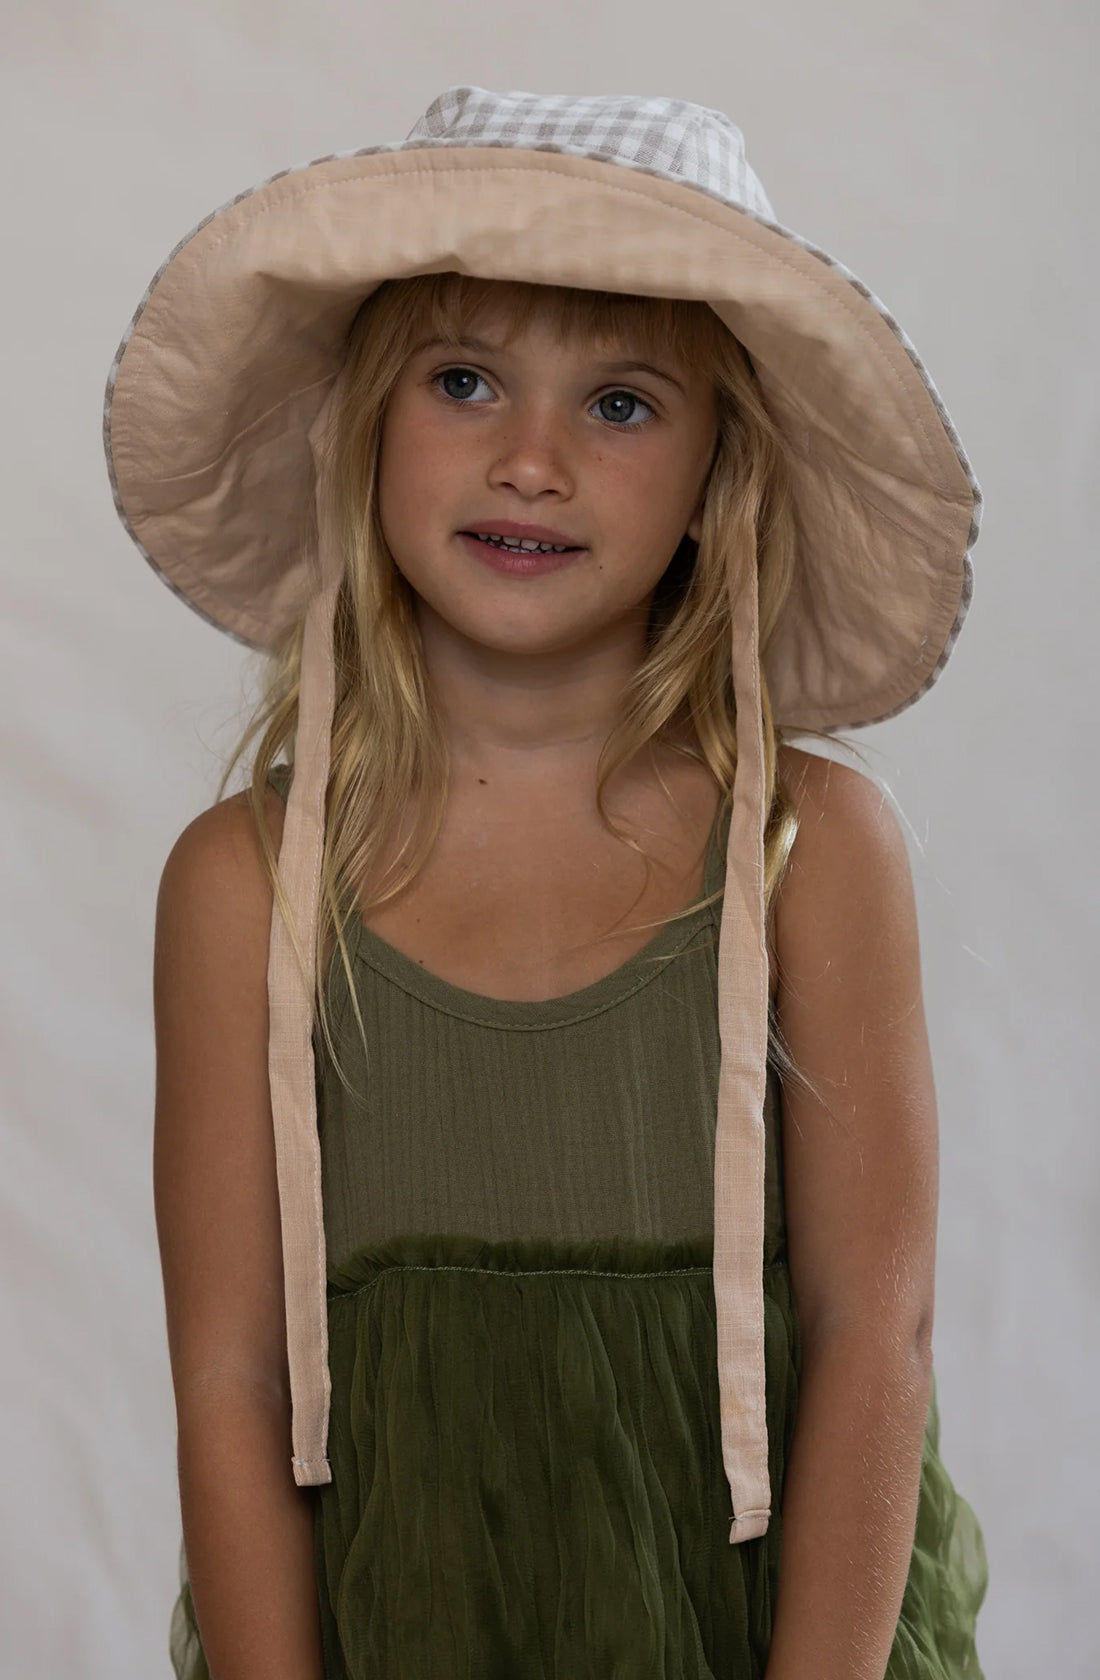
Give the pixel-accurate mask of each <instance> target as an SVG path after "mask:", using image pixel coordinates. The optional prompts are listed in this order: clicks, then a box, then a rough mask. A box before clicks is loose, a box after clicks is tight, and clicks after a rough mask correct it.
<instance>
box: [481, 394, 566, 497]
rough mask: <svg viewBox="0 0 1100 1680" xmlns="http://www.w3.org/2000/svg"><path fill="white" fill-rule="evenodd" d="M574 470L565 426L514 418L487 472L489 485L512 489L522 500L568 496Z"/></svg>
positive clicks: (545, 418) (539, 418)
mask: <svg viewBox="0 0 1100 1680" xmlns="http://www.w3.org/2000/svg"><path fill="white" fill-rule="evenodd" d="M573 480H574V467H573V465H572V451H571V448H570V444H569V439H568V436H567V432H566V427H565V423H564V422H562V421H560V420H555V419H553V418H552V417H548V416H547V415H545V414H541V415H538V416H532V417H531V418H530V419H527V420H523V419H518V418H513V419H512V420H510V422H509V424H508V426H507V427H506V428H505V429H504V430H503V431H502V434H501V436H500V438H499V439H498V440H497V453H496V454H495V456H494V458H493V465H492V467H491V468H490V472H489V481H490V483H491V484H494V485H499V486H501V487H503V488H507V487H509V486H511V487H512V488H513V489H515V490H518V491H520V492H521V493H522V494H523V495H524V496H535V495H538V494H540V493H541V492H543V491H545V490H556V491H557V492H558V494H559V495H569V494H570V493H571V492H572V490H573Z"/></svg>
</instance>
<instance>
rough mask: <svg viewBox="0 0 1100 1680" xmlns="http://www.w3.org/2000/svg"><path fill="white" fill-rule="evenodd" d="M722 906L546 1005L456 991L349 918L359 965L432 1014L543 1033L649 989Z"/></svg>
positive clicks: (725, 822) (722, 830)
mask: <svg viewBox="0 0 1100 1680" xmlns="http://www.w3.org/2000/svg"><path fill="white" fill-rule="evenodd" d="M729 814H730V802H729V799H728V797H725V798H722V799H720V800H719V804H718V810H717V812H716V814H715V819H714V822H713V824H712V826H711V831H710V838H709V841H708V844H707V860H706V867H705V871H704V885H703V893H702V895H701V896H702V897H703V898H707V897H709V896H710V894H711V893H714V892H718V891H719V890H720V889H721V887H722V886H723V883H724V880H725V842H726V839H727V837H728V833H729ZM721 908H722V906H721V900H720V899H719V900H716V901H715V902H714V903H713V904H704V905H701V906H699V907H697V908H696V909H695V910H693V911H692V913H691V914H690V915H688V916H681V917H680V918H679V919H678V920H675V921H672V922H666V923H665V924H664V926H663V927H660V928H658V929H657V931H656V933H655V934H654V935H653V937H652V938H651V939H649V940H647V942H646V943H645V944H644V945H643V946H642V947H641V949H640V950H639V951H636V952H635V953H634V955H633V956H631V957H627V959H626V961H625V962H622V963H620V964H619V965H618V967H617V968H613V969H612V970H611V972H610V973H609V974H605V975H603V976H602V977H601V978H600V979H599V980H594V981H592V982H591V984H589V985H587V986H581V987H579V988H578V989H577V990H576V991H572V992H566V993H564V994H563V995H561V996H560V997H552V998H541V999H530V998H495V997H488V996H486V995H485V994H484V993H481V992H471V991H467V990H466V988H465V987H463V986H456V985H453V984H452V983H451V982H450V981H449V980H444V979H443V978H442V977H441V976H440V975H438V974H433V973H432V972H431V971H430V970H429V969H426V968H423V967H422V966H421V965H420V963H418V962H415V961H414V960H413V959H412V957H409V956H406V955H405V953H404V952H403V951H399V950H398V949H397V947H396V945H391V944H390V942H389V940H387V939H383V938H382V936H381V934H378V933H375V932H374V930H373V928H369V927H368V926H367V924H366V922H364V920H363V918H362V916H361V915H360V914H359V913H358V911H357V910H355V909H353V910H352V911H351V913H350V914H349V916H348V918H347V920H346V922H345V929H344V931H345V938H346V940H347V943H348V952H349V956H350V958H351V960H352V961H353V962H355V961H357V960H358V961H361V962H364V963H366V964H367V965H368V966H369V967H371V968H373V969H374V970H375V971H376V972H377V973H379V974H382V975H383V976H384V977H385V978H386V979H387V980H390V981H392V982H393V984H394V985H396V986H399V987H400V988H401V990H402V991H405V992H408V993H409V994H410V995H411V996H413V997H415V998H418V999H419V1000H420V1001H421V1002H422V1003H426V1004H428V1005H429V1006H430V1007H431V1008H433V1009H436V1010H439V1011H441V1012H442V1013H444V1014H447V1015H455V1016H458V1017H459V1018H460V1019H463V1020H468V1021H475V1022H477V1023H479V1024H480V1025H483V1026H494V1027H513V1028H518V1029H524V1028H527V1029H531V1028H536V1029H543V1028H547V1027H564V1026H569V1025H570V1024H571V1023H572V1022H574V1021H580V1020H585V1019H587V1018H588V1017H589V1016H592V1015H598V1014H600V1013H601V1012H602V1011H603V1010H605V1009H610V1008H611V1007H612V1006H613V1005H615V1004H618V1003H621V1002H623V1001H624V999H626V998H627V997H630V996H631V995H632V994H633V993H634V992H637V991H640V990H641V988H642V987H643V986H647V985H649V984H650V983H651V982H652V981H653V980H655V979H656V978H657V976H658V975H659V974H661V973H663V971H664V968H665V962H664V961H663V960H662V959H667V958H671V957H673V956H675V955H677V954H678V953H679V952H680V951H682V950H683V949H684V948H685V947H686V946H687V945H688V944H689V943H690V942H691V941H692V940H693V939H694V938H696V937H697V936H698V935H699V933H700V932H701V931H702V930H704V929H706V928H708V927H711V926H713V928H714V931H715V932H717V930H718V926H719V922H720V917H721Z"/></svg>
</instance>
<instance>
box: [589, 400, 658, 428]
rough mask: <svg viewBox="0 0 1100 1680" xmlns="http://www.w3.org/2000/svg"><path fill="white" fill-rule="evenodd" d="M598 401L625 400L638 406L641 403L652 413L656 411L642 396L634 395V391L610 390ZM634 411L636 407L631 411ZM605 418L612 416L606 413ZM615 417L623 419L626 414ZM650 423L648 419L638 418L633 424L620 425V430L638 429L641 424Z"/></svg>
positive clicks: (619, 401) (620, 401)
mask: <svg viewBox="0 0 1100 1680" xmlns="http://www.w3.org/2000/svg"><path fill="white" fill-rule="evenodd" d="M597 401H598V402H600V403H611V402H614V403H623V402H628V403H632V404H634V405H635V406H637V404H638V403H641V405H642V407H643V408H648V409H649V412H650V414H652V413H653V412H654V410H653V409H652V408H650V405H649V403H647V402H646V401H645V400H644V399H643V398H642V397H636V396H635V395H634V392H633V391H608V393H607V395H606V396H603V397H599V398H597ZM633 412H634V409H633V408H632V409H631V413H633ZM603 418H604V419H605V420H607V419H609V418H611V417H610V416H609V415H607V414H605V415H604V417H603ZM615 418H616V419H619V420H621V419H623V418H624V416H623V415H622V414H619V415H617V416H615ZM648 424H649V421H648V420H637V421H635V422H634V424H633V425H632V426H625V427H624V426H620V427H619V430H620V431H637V429H638V427H639V426H648Z"/></svg>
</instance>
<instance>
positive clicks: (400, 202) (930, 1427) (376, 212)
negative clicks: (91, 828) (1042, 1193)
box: [106, 87, 986, 1680]
mask: <svg viewBox="0 0 1100 1680" xmlns="http://www.w3.org/2000/svg"><path fill="white" fill-rule="evenodd" d="M106 427H107V453H108V460H109V463H110V468H111V474H112V482H113V485H114V488H115V494H116V500H117V503H118V507H119V511H120V514H121V516H122V518H123V520H124V522H125V523H126V525H127V527H128V529H129V530H130V532H131V534H132V535H133V536H134V539H135V541H137V542H138V544H139V546H140V547H141V549H142V552H143V553H144V554H145V556H146V558H147V559H148V560H149V561H150V562H151V563H152V564H153V565H154V566H156V567H157V569H158V570H159V571H160V572H161V573H162V575H163V576H164V577H165V578H166V580H167V581H168V582H169V584H170V585H171V586H172V587H173V588H174V589H176V590H177V591H178V592H179V593H180V594H182V595H183V596H184V598H185V599H186V600H187V601H188V602H189V603H190V604H191V605H192V606H193V607H195V608H196V609H197V610H198V611H199V612H201V613H203V614H204V616H206V617H207V618H209V619H210V620H211V621H212V622H213V623H215V624H216V625H218V626H219V627H220V628H222V629H223V630H226V631H228V632H229V633H230V634H232V635H234V636H235V637H237V638H238V639H239V640H241V641H242V642H244V643H246V644H248V645H250V646H254V647H256V648H262V649H263V650H265V652H266V654H267V655H268V667H267V669H268V683H267V690H266V694H265V697H264V703H263V705H262V707H261V708H260V711H259V713H258V715H257V717H256V718H255V719H254V721H253V723H252V725H251V726H250V728H249V730H248V732H247V734H246V735H245V737H244V740H243V741H242V742H241V744H240V746H239V747H238V749H237V752H236V754H235V755H234V757H233V759H232V761H231V764H230V766H229V768H228V769H227V771H226V778H225V779H223V782H222V787H221V789H220V790H219V792H220V793H224V790H225V786H226V781H227V779H228V775H229V772H230V770H231V769H232V765H233V764H235V763H236V762H237V761H238V760H239V758H240V757H241V755H242V753H243V752H244V750H245V749H246V748H247V747H248V746H249V745H250V744H251V743H253V742H256V741H257V738H258V745H257V746H256V749H255V752H254V754H253V759H252V774H251V786H250V788H249V789H248V790H247V791H246V792H245V793H243V794H238V795H235V796H233V797H230V798H224V799H223V798H219V801H218V803H216V804H215V805H214V806H213V807H212V808H211V809H210V810H208V811H206V812H204V813H203V814H202V815H200V816H199V817H198V818H196V820H195V821H194V822H192V823H191V824H190V825H189V826H188V828H187V829H186V830H185V831H184V833H183V834H182V835H181V837H180V839H179V840H178V842H177V843H176V845H175V846H174V847H173V849H172V852H171V855H170V856H169V859H168V862H167V864H166V866H165V870H164V875H163V880H162V885H161V892H160V897H159V902H158V913H157V938H156V958H155V1003H156V1032H157V1111H156V1143H155V1161H154V1168H155V1192H156V1211H157V1221H158V1230H159V1236H160V1245H161V1257H162V1263H163V1269H164V1283H165V1297H166V1306H167V1328H168V1341H169V1350H170V1355H171V1364H172V1375H173V1381H174V1387H175V1394H176V1403H177V1413H178V1424H179V1478H180V1494H181V1506H182V1517H183V1538H184V1546H185V1551H182V1552H181V1591H180V1596H179V1599H178V1601H177V1604H176V1608H175V1614H174V1618H173V1624H172V1639H171V1645H172V1658H173V1663H174V1666H175V1671H176V1674H177V1676H179V1677H181V1680H184V1677H186V1680H200V1677H202V1676H208V1675H213V1676H215V1677H216V1680H316V1677H320V1676H324V1677H326V1680H328V1677H331V1680H336V1677H340V1680H345V1677H346V1680H368V1677H369V1680H434V1677H439V1680H458V1677H462V1680H489V1677H490V1676H500V1677H506V1680H588V1677H590V1676H591V1677H592V1680H596V1677H599V1680H658V1677H660V1680H719V1677H721V1680H735V1677H736V1680H750V1677H761V1676H766V1677H767V1680H811V1677H812V1680H882V1677H883V1676H884V1675H886V1676H889V1677H890V1680H948V1677H950V1680H981V1669H980V1667H979V1663H978V1657H977V1653H976V1649H975V1643H974V1628H975V1621H976V1617H977V1612H978V1609H979V1606H980V1604H981V1602H982V1599H983V1596H984V1592H985V1586H986V1562H985V1555H984V1549H983V1544H982V1535H981V1531H980V1528H979V1526H978V1523H977V1521H976V1519H975V1516H974V1513H973V1512H972V1510H971V1509H970V1507H969V1505H968V1504H967V1503H966V1501H965V1500H964V1499H963V1498H962V1497H961V1496H960V1495H959V1494H958V1493H957V1492H956V1490H955V1488H954V1486H953V1484H952V1482H951V1480H950V1477H949V1476H948V1473H947V1471H946V1469H945V1467H944V1465H943V1463H942V1461H941V1459H940V1457H939V1452H938V1440H939V1436H938V1417H937V1412H936V1400H935V1388H934V1379H933V1370H932V1353H931V1342H932V1321H933V1279H934V1253H935V1231H936V1204H937V1141H936V1115H935V1097H934V1091H933V1082H932V1074H931V1070H930V1065H929V1054H928V1044H927V1036H926V1029H925V1024H924V1016H923V1008H922V1002H921V989H920V958H919V950H918V938H917V929H916V924H915V916H914V904H913V892H912V883H911V879H910V875H909V870H908V863H907V857H906V850H905V845H904V841H903V838H902V835H901V832H900V829H899V827H898V824H897V823H896V821H895V819H894V818H893V816H892V815H891V814H890V811H889V807H888V805H887V804H886V802H885V800H884V799H883V797H882V796H881V795H880V793H879V791H878V790H877V789H876V788H875V786H874V785H873V783H872V782H871V781H870V780H869V779H868V778H866V777H864V776H862V775H861V774H859V773H858V772H856V771H854V770H851V769H848V768H846V767H845V766H843V765H840V764H835V763H833V764H830V763H829V762H828V761H827V760H826V759H824V758H823V757H821V756H819V755H813V754H809V753H806V752H804V751H800V750H798V749H797V748H795V747H794V746H793V745H791V744H790V740H789V737H791V736H795V735H809V736H812V735H815V734H816V735H819V736H820V737H822V738H828V737H829V736H830V735H831V734H832V733H833V732H834V731H835V730H837V729H838V728H840V727H844V726H851V725H856V724H865V723H870V722H873V721H876V720H877V719H880V718H882V717H886V716H889V715H891V714H892V713H894V712H897V711H899V710H901V709H902V708H903V707H905V706H907V705H909V704H911V703H912V701H914V700H915V699H916V698H917V697H918V696H919V695H920V694H922V693H923V692H924V690H925V689H927V688H928V687H929V686H930V685H931V683H932V682H933V681H934V680H935V678H936V676H937V675H938V672H939V671H940V670H941V669H942V667H943V664H944V662H945V661H946V658H947V656H948V654H949V652H950V649H951V647H952V645H953V642H954V640H955V637H956V636H957V634H958V630H959V627H960V625H961V622H962V619H963V616H964V614H965V611H966V607H967V605H968V602H969V595H970V577H971V572H970V560H969V551H970V549H971V547H972V546H973V543H974V540H975V538H976V535H977V527H978V518H979V511H980V506H981V500H980V492H979V490H978V486H977V484H976V482H975V480H974V477H973V474H972V472H971V469H970V467H969V464H968V462H967V460H966V457H965V455H964V453H963V451H962V447H961V445H960V443H959V440H958V437H957V436H956V434H955V431H954V429H953V427H952V425H951V422H950V420H949V418H948V416H947V414H946V412H945V410H944V408H943V405H942V403H941V402H940V400H939V397H938V395H937V393H936V391H935V389H934V387H933V386H932V384H931V381H930V380H929V377H928V375H927V373H926V372H925V370H924V368H923V367H922V364H921V362H920V360H919V359H918V357H917V354H916V352H915V350H914V348H913V346H912V344H911V343H910V342H909V340H908V339H907V338H906V337H905V335H904V334H903V333H902V331H901V329H900V327H898V325H897V323H896V322H894V321H893V320H892V319H891V317H890V316H889V315H888V314H887V312H886V310H885V308H884V307H883V305H882V304H881V303H880V302H879V301H878V300H877V299H876V298H875V297H874V296H873V294H871V293H870V292H869V291H868V290H867V289H866V287H864V286H863V285H862V284H861V283H860V282H859V281H857V280H856V279H855V277H854V276H853V275H851V274H850V273H849V271H848V270H847V269H845V268H843V267H841V265H840V264H838V263H836V262H835V260H834V259H832V258H830V257H828V256H827V255H826V254H825V253H824V252H822V251H820V250H818V249H816V248H815V247H814V246H812V245H810V244H808V243H807V242H806V241H805V240H803V239H800V238H799V236H798V235H796V234H794V233H792V232H791V231H790V230H788V229H785V228H783V227H782V226H781V225H780V224H778V223H777V222H776V220H775V216H774V213H773V212H772V210H771V207H770V205H769V204H768V201H767V199H766V198H765V196H764V193H763V190H762V188H761V186H760V183H759V181H758V180H757V179H756V177H755V175H754V174H753V173H752V171H751V170H750V169H749V168H748V166H747V164H746V163H745V160H744V154H743V150H742V142H741V136H740V133H739V132H738V130H737V129H736V128H734V127H733V125H732V124H731V123H730V122H729V121H728V119H727V118H726V117H724V116H723V115H721V113H719V112H715V111H710V110H706V109H703V108H701V107H698V106H695V105H690V104H687V103H685V102H683V101H678V100H668V99H636V98H604V97H600V98H568V97H561V98H558V97H548V96H543V95H536V94H527V93H507V94H499V93H492V92H489V91H487V90H484V89H478V88H467V87H463V88H453V89H450V90H448V91H447V92H446V93H445V94H443V95H442V96H441V97H440V98H439V99H438V100H436V101H435V102H434V103H433V105H432V106H431V107H430V108H429V110H428V111H427V112H426V113H425V115H424V117H423V118H422V119H421V120H420V121H419V122H418V123H417V125H416V127H415V128H414V129H413V131H412V134H411V135H410V136H409V139H408V140H407V141H406V142H404V143H401V144H394V145H384V146H376V147H373V148H369V149H368V150H366V151H365V152H361V153H356V154H354V155H350V156H342V157H335V158H330V159H325V160H322V161H321V162H319V163H315V164H311V165H309V166H308V167H306V168H303V169H298V170H294V171H289V172H287V173H285V174H283V175H282V176H277V177H274V178H273V179H272V180H271V181H269V182H267V183H265V184H264V185H263V186H261V187H259V188H257V189H256V190H255V191H253V192H251V193H246V194H243V195H242V196H241V197H240V198H238V199H235V200H234V201H233V202H232V203H231V204H229V205H227V206H226V207H224V208H223V209H222V210H220V211H219V212H217V213H216V214H215V215H214V216H213V217H211V218H208V220H207V221H206V222H205V223H203V224H202V225H201V226H200V228H199V229H197V230H196V231H195V233H194V234H192V235H191V236H189V238H188V239H187V240H185V241H184V242H183V243H182V244H181V245H180V246H178V247H177V248H176V250H175V251H174V252H173V254H172V256H171V257H170V258H169V260H168V262H167V263H166V264H165V266H164V267H163V269H162V270H161V271H160V273H159V274H158V276H157V277H156V279H155V280H154V282H153V284H152V286H151V287H150V290H149V292H148V293H147V295H146V298H145V299H144V300H143V303H142V305H141V307H140V308H139V311H138V313H137V315H136V316H135V319H134V322H133V324H132V326H131V329H130V331H129V333H128V334H127V337H126V339H125V340H124V342H123V346H122V348H121V350H120V352H119V357H118V359H117V361H116V364H115V368H114V369H113V370H112V377H111V382H110V385H109V387H108V403H107V417H106ZM280 755H281V756H282V757H283V758H284V759H285V761H286V762H278V760H279V759H280Z"/></svg>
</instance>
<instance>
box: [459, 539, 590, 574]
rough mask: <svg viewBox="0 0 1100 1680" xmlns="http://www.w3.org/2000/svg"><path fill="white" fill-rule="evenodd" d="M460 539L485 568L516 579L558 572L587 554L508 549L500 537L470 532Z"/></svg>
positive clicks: (547, 548)
mask: <svg viewBox="0 0 1100 1680" xmlns="http://www.w3.org/2000/svg"><path fill="white" fill-rule="evenodd" d="M458 535H459V537H460V538H461V540H462V542H463V544H464V545H465V546H466V547H467V548H468V549H470V550H472V551H473V552H475V553H476V555H477V558H478V559H479V560H480V561H481V562H482V563H483V564H484V565H486V566H489V567H491V568H492V570H493V571H495V572H506V573H510V574H511V575H512V576H515V577H537V576H539V575H541V574H542V573H543V572H556V571H558V570H559V569H560V568H561V567H562V566H567V565H568V564H569V563H570V561H571V560H575V559H576V558H577V556H578V555H579V554H584V553H586V552H587V551H586V550H585V549H583V548H565V549H556V548H552V547H551V546H550V545H549V544H540V545H539V547H538V548H520V547H519V546H518V545H515V546H509V545H508V544H506V543H505V542H504V541H503V540H502V539H501V538H499V537H497V538H493V537H479V536H474V534H473V533H472V532H470V531H460V532H459V533H458Z"/></svg>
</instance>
